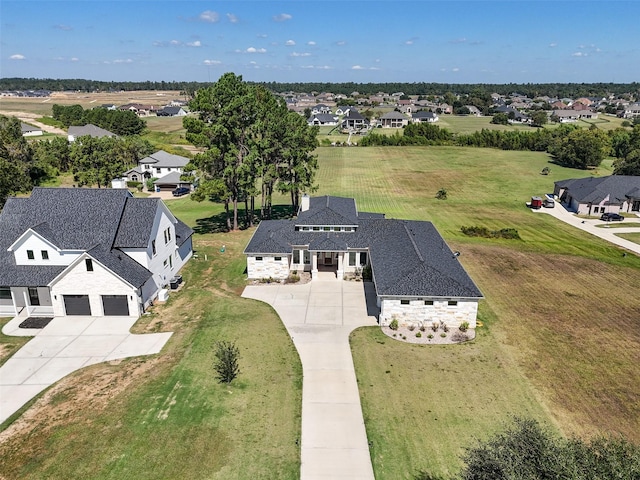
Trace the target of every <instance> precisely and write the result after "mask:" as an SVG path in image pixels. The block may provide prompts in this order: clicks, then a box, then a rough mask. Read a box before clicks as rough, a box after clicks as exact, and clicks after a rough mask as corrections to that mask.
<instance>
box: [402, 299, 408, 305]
mask: <svg viewBox="0 0 640 480" xmlns="http://www.w3.org/2000/svg"><path fill="white" fill-rule="evenodd" d="M400 305H409V300H400Z"/></svg>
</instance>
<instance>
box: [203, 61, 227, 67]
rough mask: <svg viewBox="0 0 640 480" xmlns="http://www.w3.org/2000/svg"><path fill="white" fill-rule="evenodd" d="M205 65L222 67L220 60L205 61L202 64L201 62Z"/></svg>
mask: <svg viewBox="0 0 640 480" xmlns="http://www.w3.org/2000/svg"><path fill="white" fill-rule="evenodd" d="M202 63H203V64H205V65H209V66H211V65H222V62H221V61H220V60H205V61H204V62H202Z"/></svg>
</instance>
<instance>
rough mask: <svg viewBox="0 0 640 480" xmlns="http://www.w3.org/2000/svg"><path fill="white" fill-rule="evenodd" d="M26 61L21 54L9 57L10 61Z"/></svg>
mask: <svg viewBox="0 0 640 480" xmlns="http://www.w3.org/2000/svg"><path fill="white" fill-rule="evenodd" d="M24 59H26V57H25V56H24V55H22V54H21V53H16V54H15V55H11V56H10V57H9V60H24Z"/></svg>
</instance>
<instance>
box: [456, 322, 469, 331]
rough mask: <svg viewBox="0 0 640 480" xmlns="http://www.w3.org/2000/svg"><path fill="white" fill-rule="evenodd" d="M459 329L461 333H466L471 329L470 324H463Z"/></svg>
mask: <svg viewBox="0 0 640 480" xmlns="http://www.w3.org/2000/svg"><path fill="white" fill-rule="evenodd" d="M458 329H459V330H460V331H461V332H466V331H467V330H468V329H469V322H462V323H461V324H460V326H459V327H458Z"/></svg>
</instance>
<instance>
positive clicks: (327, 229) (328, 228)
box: [323, 227, 331, 232]
mask: <svg viewBox="0 0 640 480" xmlns="http://www.w3.org/2000/svg"><path fill="white" fill-rule="evenodd" d="M323 230H324V231H325V232H328V231H329V230H331V227H324V228H323Z"/></svg>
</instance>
